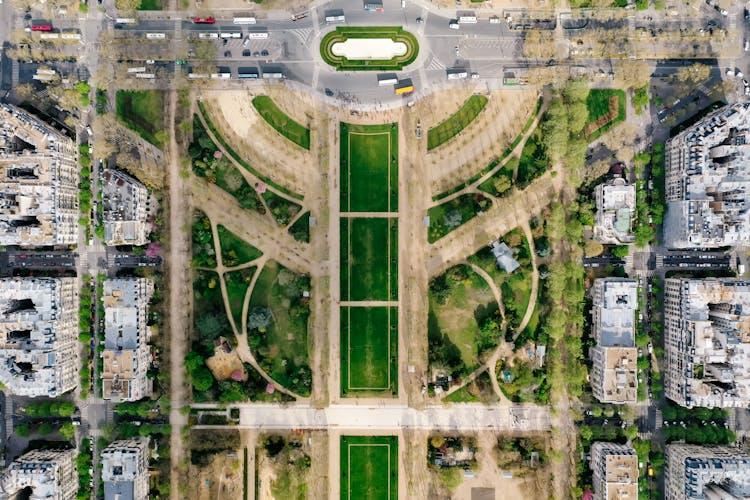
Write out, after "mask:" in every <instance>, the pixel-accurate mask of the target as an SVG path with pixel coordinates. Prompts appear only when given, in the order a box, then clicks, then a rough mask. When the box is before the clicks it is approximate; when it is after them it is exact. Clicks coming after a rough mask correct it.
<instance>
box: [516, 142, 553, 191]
mask: <svg viewBox="0 0 750 500" xmlns="http://www.w3.org/2000/svg"><path fill="white" fill-rule="evenodd" d="M547 163H548V160H547V153H546V151H545V150H544V144H543V143H542V130H541V129H536V130H535V131H534V133H533V134H531V136H529V140H528V141H526V144H524V145H523V150H522V151H521V158H520V160H519V161H518V171H517V175H516V186H517V187H518V188H519V189H524V188H526V187H527V186H528V185H529V184H531V182H532V181H533V180H534V179H536V178H537V177H539V176H540V175H542V174H543V173H544V172H545V171H546V170H547Z"/></svg>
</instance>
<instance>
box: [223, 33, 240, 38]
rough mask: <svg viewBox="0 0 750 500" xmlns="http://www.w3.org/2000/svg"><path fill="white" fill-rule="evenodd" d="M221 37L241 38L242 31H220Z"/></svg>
mask: <svg viewBox="0 0 750 500" xmlns="http://www.w3.org/2000/svg"><path fill="white" fill-rule="evenodd" d="M220 36H221V38H242V33H222V34H221V35H220Z"/></svg>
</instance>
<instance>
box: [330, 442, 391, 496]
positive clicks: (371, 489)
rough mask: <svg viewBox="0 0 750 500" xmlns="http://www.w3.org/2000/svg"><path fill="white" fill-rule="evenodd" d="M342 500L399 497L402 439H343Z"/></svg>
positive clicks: (341, 455) (341, 454) (341, 448)
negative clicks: (399, 461)
mask: <svg viewBox="0 0 750 500" xmlns="http://www.w3.org/2000/svg"><path fill="white" fill-rule="evenodd" d="M339 449H340V457H341V458H340V460H341V467H340V474H341V485H340V491H341V500H396V499H397V498H398V437H397V436H341V441H340V448H339Z"/></svg>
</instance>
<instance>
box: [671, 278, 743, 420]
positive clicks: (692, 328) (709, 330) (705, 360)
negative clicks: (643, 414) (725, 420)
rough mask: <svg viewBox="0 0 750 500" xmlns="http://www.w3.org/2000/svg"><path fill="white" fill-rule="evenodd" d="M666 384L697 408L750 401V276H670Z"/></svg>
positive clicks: (681, 401) (678, 398) (681, 400)
mask: <svg viewBox="0 0 750 500" xmlns="http://www.w3.org/2000/svg"><path fill="white" fill-rule="evenodd" d="M664 289H665V297H664V344H665V369H666V374H665V377H664V389H665V394H666V396H667V397H668V398H669V399H671V400H673V401H674V402H676V403H678V404H680V405H682V406H686V407H688V408H691V407H693V406H705V407H722V408H730V407H747V406H748V405H750V281H747V280H740V279H734V278H706V279H687V278H670V279H667V280H666V282H665V286H664Z"/></svg>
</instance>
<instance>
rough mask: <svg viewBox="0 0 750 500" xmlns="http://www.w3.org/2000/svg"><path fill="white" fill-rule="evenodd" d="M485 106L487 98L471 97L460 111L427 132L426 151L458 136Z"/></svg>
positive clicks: (480, 96) (481, 96)
mask: <svg viewBox="0 0 750 500" xmlns="http://www.w3.org/2000/svg"><path fill="white" fill-rule="evenodd" d="M486 105H487V97H485V96H483V95H473V96H471V97H469V98H468V99H467V100H466V102H465V103H464V104H463V106H461V109H459V110H458V111H456V112H455V113H453V114H452V115H451V116H449V117H448V118H447V119H446V120H445V121H442V122H440V123H439V124H438V125H437V126H436V127H433V128H431V129H430V130H429V131H428V132H427V150H428V151H429V150H431V149H435V148H436V147H438V146H440V145H441V144H444V143H446V142H448V141H449V140H451V139H452V138H454V137H455V136H456V135H458V134H459V133H460V132H461V131H462V130H463V129H465V128H466V127H467V126H468V125H469V123H471V122H472V121H474V118H476V117H477V115H478V114H479V113H480V112H481V111H482V110H483V109H484V107H485V106H486Z"/></svg>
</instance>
